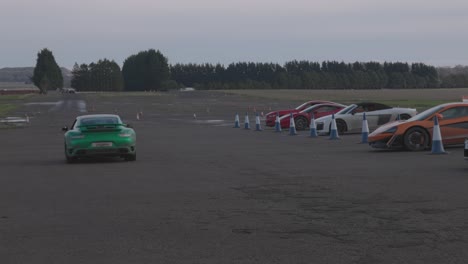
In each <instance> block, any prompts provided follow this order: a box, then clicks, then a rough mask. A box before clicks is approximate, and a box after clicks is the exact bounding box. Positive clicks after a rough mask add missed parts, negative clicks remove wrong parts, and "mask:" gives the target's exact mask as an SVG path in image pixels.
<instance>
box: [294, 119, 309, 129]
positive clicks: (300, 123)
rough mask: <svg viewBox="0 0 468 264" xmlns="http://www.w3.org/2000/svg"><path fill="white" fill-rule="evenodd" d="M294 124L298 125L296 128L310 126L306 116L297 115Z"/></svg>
mask: <svg viewBox="0 0 468 264" xmlns="http://www.w3.org/2000/svg"><path fill="white" fill-rule="evenodd" d="M294 125H295V126H296V130H306V129H307V126H308V123H307V119H305V118H304V117H297V118H296V119H295V120H294Z"/></svg>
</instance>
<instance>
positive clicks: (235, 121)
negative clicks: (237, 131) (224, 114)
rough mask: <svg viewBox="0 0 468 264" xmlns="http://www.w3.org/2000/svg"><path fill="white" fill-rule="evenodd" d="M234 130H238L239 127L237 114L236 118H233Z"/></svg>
mask: <svg viewBox="0 0 468 264" xmlns="http://www.w3.org/2000/svg"><path fill="white" fill-rule="evenodd" d="M234 128H240V125H239V114H238V113H236V117H235V118H234Z"/></svg>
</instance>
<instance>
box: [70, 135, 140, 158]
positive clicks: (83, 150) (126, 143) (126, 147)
mask: <svg viewBox="0 0 468 264" xmlns="http://www.w3.org/2000/svg"><path fill="white" fill-rule="evenodd" d="M98 142H112V146H105V147H104V146H99V147H95V146H93V143H98ZM66 152H67V153H66V155H67V156H68V157H95V156H125V155H129V154H135V153H136V141H135V140H134V138H132V137H123V138H119V139H114V140H112V141H107V140H102V141H89V140H86V139H77V140H71V141H68V143H67V144H66Z"/></svg>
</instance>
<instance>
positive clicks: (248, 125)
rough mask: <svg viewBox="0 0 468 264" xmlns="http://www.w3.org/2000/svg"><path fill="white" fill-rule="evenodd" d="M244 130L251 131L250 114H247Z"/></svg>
mask: <svg viewBox="0 0 468 264" xmlns="http://www.w3.org/2000/svg"><path fill="white" fill-rule="evenodd" d="M244 129H250V122H249V114H248V113H245V118H244Z"/></svg>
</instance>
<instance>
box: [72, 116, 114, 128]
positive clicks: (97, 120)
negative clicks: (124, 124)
mask: <svg viewBox="0 0 468 264" xmlns="http://www.w3.org/2000/svg"><path fill="white" fill-rule="evenodd" d="M117 124H120V120H119V118H117V117H113V116H103V117H87V118H82V119H81V120H80V126H92V125H117Z"/></svg>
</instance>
